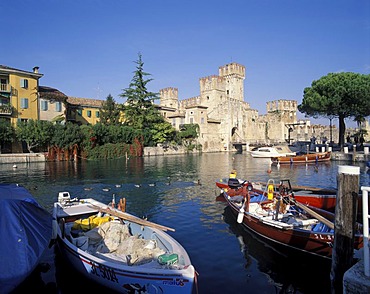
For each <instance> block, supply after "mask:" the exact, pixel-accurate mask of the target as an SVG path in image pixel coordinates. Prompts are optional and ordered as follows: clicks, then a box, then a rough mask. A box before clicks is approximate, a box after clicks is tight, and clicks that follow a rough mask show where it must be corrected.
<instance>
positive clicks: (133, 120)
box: [120, 53, 163, 129]
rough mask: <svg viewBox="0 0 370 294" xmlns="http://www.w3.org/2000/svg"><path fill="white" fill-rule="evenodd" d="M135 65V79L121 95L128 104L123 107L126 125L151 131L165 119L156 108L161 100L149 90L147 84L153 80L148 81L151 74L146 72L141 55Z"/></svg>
mask: <svg viewBox="0 0 370 294" xmlns="http://www.w3.org/2000/svg"><path fill="white" fill-rule="evenodd" d="M135 63H136V71H135V72H134V77H133V78H132V80H131V83H130V85H129V87H128V88H126V89H124V90H123V93H122V94H121V95H120V96H121V97H122V98H126V103H125V104H124V105H123V110H124V124H125V125H128V126H131V127H134V128H136V129H146V128H149V129H150V128H152V127H153V124H155V123H158V122H162V121H163V117H162V116H161V115H160V113H159V111H158V110H157V109H156V108H155V106H154V101H155V100H156V99H159V98H158V94H157V93H153V92H150V91H148V90H147V84H148V83H149V82H150V81H152V79H150V78H148V79H146V77H147V76H149V75H150V74H148V73H146V72H144V69H143V67H144V63H143V61H142V58H141V54H140V53H139V58H138V60H137V61H135Z"/></svg>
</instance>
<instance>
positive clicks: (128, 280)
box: [58, 237, 194, 293]
mask: <svg viewBox="0 0 370 294" xmlns="http://www.w3.org/2000/svg"><path fill="white" fill-rule="evenodd" d="M68 243H69V242H65V241H63V239H61V238H60V237H59V238H58V247H59V250H60V252H61V254H62V256H63V258H64V259H65V260H67V261H68V262H69V264H70V265H72V266H73V268H74V269H76V270H77V271H78V272H79V273H81V274H82V275H84V276H85V277H86V278H88V279H90V280H93V281H94V282H96V283H98V284H100V285H102V286H104V287H107V288H109V289H112V290H114V291H117V292H118V293H134V292H132V291H134V290H137V291H146V292H145V293H192V287H193V283H194V268H193V267H192V266H189V268H188V270H187V273H186V274H185V273H184V272H183V271H182V272H180V271H179V272H178V273H177V274H176V273H174V272H173V271H172V272H171V273H170V272H169V271H168V272H163V273H162V274H158V273H155V271H153V272H149V271H147V270H146V271H143V270H141V271H140V270H135V268H133V269H125V268H123V267H118V266H114V265H112V264H110V263H107V262H106V261H104V260H101V259H99V258H95V257H94V256H92V255H90V254H86V252H84V251H82V250H80V249H78V248H76V247H74V246H73V245H72V244H68ZM135 293H136V292H135Z"/></svg>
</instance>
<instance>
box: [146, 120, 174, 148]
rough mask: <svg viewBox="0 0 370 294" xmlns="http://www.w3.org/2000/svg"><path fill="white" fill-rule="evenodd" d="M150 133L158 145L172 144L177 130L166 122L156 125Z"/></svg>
mask: <svg viewBox="0 0 370 294" xmlns="http://www.w3.org/2000/svg"><path fill="white" fill-rule="evenodd" d="M150 132H151V134H152V139H153V141H154V142H155V143H156V144H157V143H164V142H171V141H173V140H174V139H175V136H176V130H175V129H174V128H173V127H172V125H171V124H170V123H169V122H166V121H162V122H158V123H155V124H154V125H153V128H152V129H151V130H150Z"/></svg>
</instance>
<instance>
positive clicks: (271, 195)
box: [267, 184, 274, 200]
mask: <svg viewBox="0 0 370 294" xmlns="http://www.w3.org/2000/svg"><path fill="white" fill-rule="evenodd" d="M267 198H268V199H269V200H271V199H272V198H274V185H273V184H269V185H268V186H267Z"/></svg>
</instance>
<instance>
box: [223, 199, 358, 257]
mask: <svg viewBox="0 0 370 294" xmlns="http://www.w3.org/2000/svg"><path fill="white" fill-rule="evenodd" d="M224 198H225V200H226V202H227V204H228V206H229V207H230V208H231V210H232V213H233V214H234V215H235V216H238V214H239V213H240V207H239V206H238V205H236V204H235V203H234V202H233V201H230V198H229V197H228V196H227V194H226V193H224ZM325 214H326V216H329V212H326V213H325ZM331 217H332V218H333V217H334V215H332V216H331ZM272 222H273V221H270V222H268V220H266V221H265V220H262V219H261V218H260V217H258V216H256V215H255V214H253V213H250V212H244V217H243V220H242V223H241V224H242V225H243V226H244V227H245V228H247V229H248V230H250V231H252V232H253V233H255V234H257V235H258V236H260V237H261V238H263V239H265V240H267V241H269V242H273V243H275V244H277V245H279V246H283V247H285V248H288V249H291V250H294V251H295V252H301V253H305V254H306V253H307V254H310V255H315V256H319V257H324V258H331V256H332V248H333V246H334V230H330V231H329V230H328V228H327V227H324V226H323V231H320V230H317V231H310V230H304V229H300V228H293V229H292V228H289V229H287V228H285V227H284V226H282V227H279V225H278V224H277V223H276V224H272ZM361 246H362V237H361V236H358V237H356V241H355V249H359V248H360V247H361Z"/></svg>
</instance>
